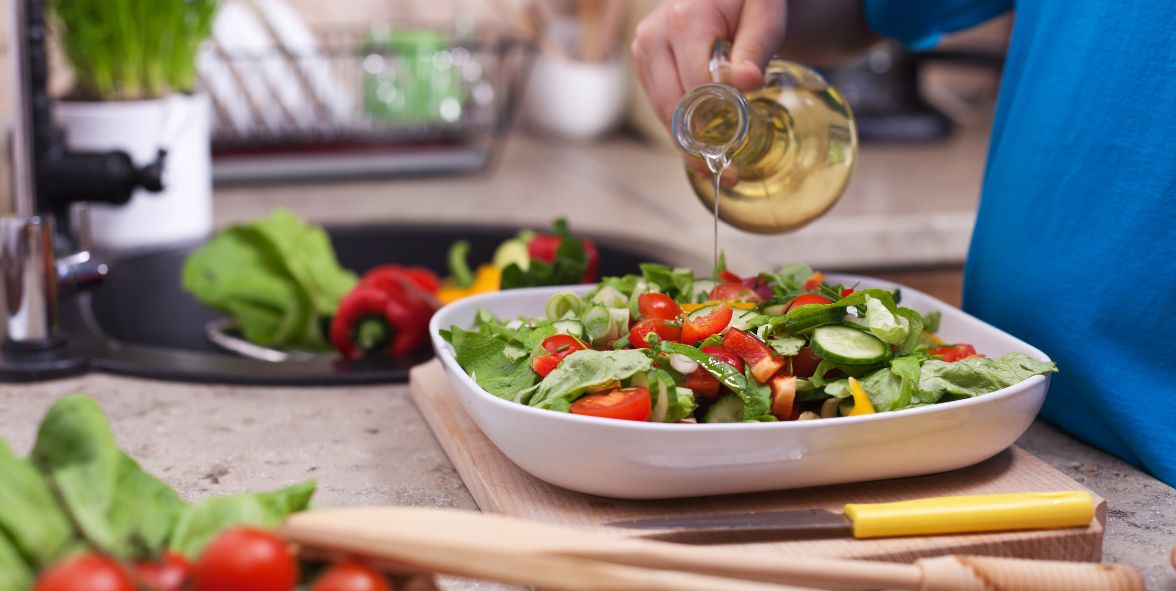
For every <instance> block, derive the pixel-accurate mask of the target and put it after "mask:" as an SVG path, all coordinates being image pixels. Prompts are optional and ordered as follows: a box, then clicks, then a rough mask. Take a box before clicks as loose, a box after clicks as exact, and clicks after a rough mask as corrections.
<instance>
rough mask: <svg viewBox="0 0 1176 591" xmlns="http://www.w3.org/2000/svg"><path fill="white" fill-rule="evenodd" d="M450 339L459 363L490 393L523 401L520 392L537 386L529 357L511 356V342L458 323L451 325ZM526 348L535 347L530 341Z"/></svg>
mask: <svg viewBox="0 0 1176 591" xmlns="http://www.w3.org/2000/svg"><path fill="white" fill-rule="evenodd" d="M548 328H551V327H548ZM552 332H553V333H554V329H552ZM528 336H530V335H528ZM448 340H449V343H450V344H451V345H453V352H454V356H455V357H456V358H457V364H458V365H460V366H461V368H462V369H464V370H465V371H466V373H468V374H470V377H472V378H473V379H474V381H475V382H477V384H478V385H479V386H481V387H482V388H484V389H485V390H486V391H487V392H489V393H491V394H493V395H495V396H498V397H499V398H505V399H507V400H511V401H515V402H521V400H518V398H517V397H518V396H519V393H520V392H523V391H524V390H526V389H527V388H530V387H531V386H532V385H534V383H535V372H534V371H532V370H531V365H530V363H528V360H529V358H528V357H526V356H523V357H519V356H517V355H509V356H508V355H507V350H508V347H509V346H511V342H510V341H507V340H506V339H501V338H497V337H494V336H490V335H486V334H482V333H480V332H472V331H468V330H462V329H461V328H458V327H456V326H454V327H452V328H450V330H449V334H448ZM538 341H542V339H538ZM526 350H527V351H530V350H531V345H530V343H527V344H526Z"/></svg>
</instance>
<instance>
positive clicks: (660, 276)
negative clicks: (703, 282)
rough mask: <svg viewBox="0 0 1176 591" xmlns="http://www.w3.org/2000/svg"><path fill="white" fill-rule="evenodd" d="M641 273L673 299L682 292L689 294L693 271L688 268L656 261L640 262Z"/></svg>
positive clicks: (692, 282)
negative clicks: (673, 266)
mask: <svg viewBox="0 0 1176 591" xmlns="http://www.w3.org/2000/svg"><path fill="white" fill-rule="evenodd" d="M641 275H642V277H644V278H645V280H646V281H647V282H649V283H650V284H651V285H654V286H657V289H658V291H660V292H661V293H664V294H666V295H668V296H670V297H671V298H674V299H675V300H677V299H678V296H680V295H682V294H689V293H690V288H691V286H692V285H693V284H694V272H693V271H691V270H690V269H684V268H672V267H669V266H666V265H659V264H657V263H641Z"/></svg>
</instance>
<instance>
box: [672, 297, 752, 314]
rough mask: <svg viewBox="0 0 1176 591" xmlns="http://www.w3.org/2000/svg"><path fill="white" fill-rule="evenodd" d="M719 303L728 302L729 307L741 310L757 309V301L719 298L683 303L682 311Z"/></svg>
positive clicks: (690, 310)
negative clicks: (720, 299)
mask: <svg viewBox="0 0 1176 591" xmlns="http://www.w3.org/2000/svg"><path fill="white" fill-rule="evenodd" d="M719 304H726V305H727V306H728V307H731V308H737V309H739V310H754V309H755V302H731V301H722V302H720V301H719V300H708V301H706V302H703V303H701V304H682V311H683V312H685V313H687V314H689V313H691V312H696V311H698V310H701V309H703V308H706V307H708V306H717V305H719Z"/></svg>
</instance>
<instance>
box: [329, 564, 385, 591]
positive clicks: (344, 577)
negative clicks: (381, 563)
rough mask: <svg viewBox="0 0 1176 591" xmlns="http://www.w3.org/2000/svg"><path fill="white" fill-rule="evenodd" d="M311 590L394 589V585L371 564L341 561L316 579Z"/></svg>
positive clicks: (353, 590)
mask: <svg viewBox="0 0 1176 591" xmlns="http://www.w3.org/2000/svg"><path fill="white" fill-rule="evenodd" d="M310 591H392V585H391V584H390V583H388V580H387V579H385V578H384V577H383V575H381V574H380V573H378V572H376V570H375V569H373V568H372V567H370V566H367V565H364V564H358V563H354V562H341V563H338V564H333V565H331V567H330V568H328V569H327V571H326V572H324V573H323V574H322V576H320V577H319V578H318V579H316V580H315V582H314V585H312V586H311V587H310Z"/></svg>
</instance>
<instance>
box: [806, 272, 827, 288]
mask: <svg viewBox="0 0 1176 591" xmlns="http://www.w3.org/2000/svg"><path fill="white" fill-rule="evenodd" d="M824 282H825V274H824V273H822V272H820V271H816V272H814V273H813V274H812V275H809V278H808V279H805V280H804V288H805V289H807V290H809V291H812V290H814V289H817V288H818V287H821V284H822V283H824Z"/></svg>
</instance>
